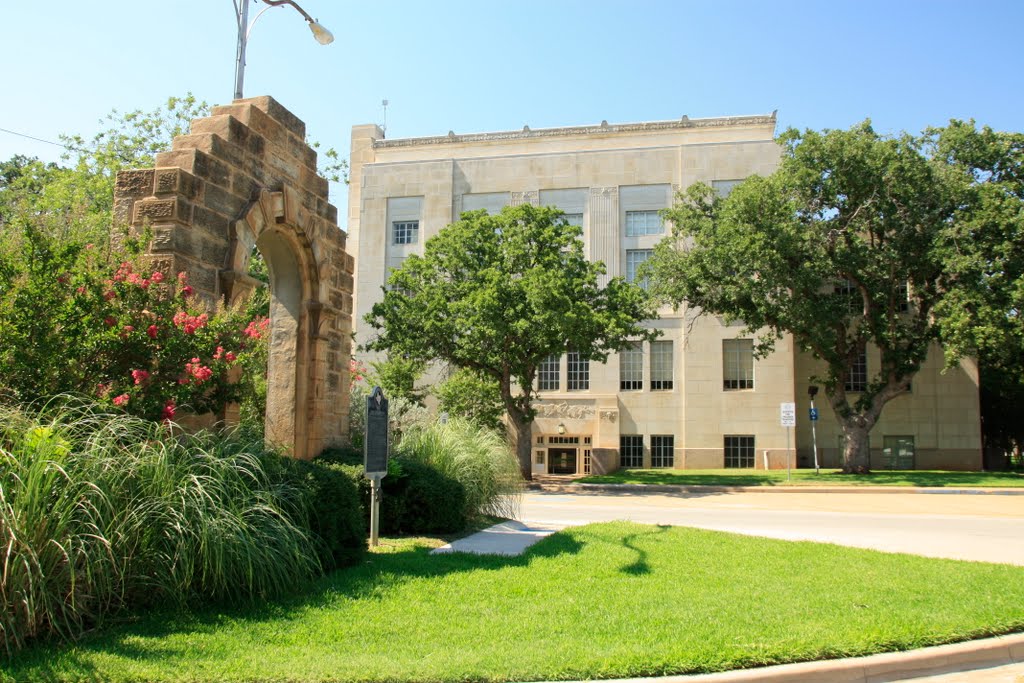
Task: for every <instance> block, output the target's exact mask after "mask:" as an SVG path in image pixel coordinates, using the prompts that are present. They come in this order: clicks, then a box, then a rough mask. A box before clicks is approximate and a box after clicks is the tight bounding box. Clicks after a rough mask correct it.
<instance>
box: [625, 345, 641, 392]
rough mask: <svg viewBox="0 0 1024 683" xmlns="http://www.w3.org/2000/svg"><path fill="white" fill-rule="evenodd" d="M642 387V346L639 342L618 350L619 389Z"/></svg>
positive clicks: (628, 389)
mask: <svg viewBox="0 0 1024 683" xmlns="http://www.w3.org/2000/svg"><path fill="white" fill-rule="evenodd" d="M643 388H644V347H643V345H642V344H641V343H640V342H637V343H635V344H633V345H632V346H628V347H626V348H625V349H623V350H622V351H619V389H620V390H621V391H639V390H640V389H643Z"/></svg>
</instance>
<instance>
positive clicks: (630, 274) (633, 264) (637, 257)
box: [626, 249, 654, 289]
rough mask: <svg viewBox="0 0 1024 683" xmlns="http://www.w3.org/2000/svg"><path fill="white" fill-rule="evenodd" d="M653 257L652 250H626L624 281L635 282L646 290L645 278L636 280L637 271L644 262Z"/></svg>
mask: <svg viewBox="0 0 1024 683" xmlns="http://www.w3.org/2000/svg"><path fill="white" fill-rule="evenodd" d="M653 255H654V250H653V249H627V250H626V280H627V281H628V282H635V283H636V284H638V285H640V286H641V287H643V288H644V289H647V284H648V283H647V278H642V279H637V271H639V269H640V266H641V265H642V264H643V262H644V261H646V260H647V259H649V258H651V256H653Z"/></svg>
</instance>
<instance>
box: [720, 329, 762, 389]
mask: <svg viewBox="0 0 1024 683" xmlns="http://www.w3.org/2000/svg"><path fill="white" fill-rule="evenodd" d="M722 388H723V389H725V390H726V391H733V390H736V389H753V388H754V340H753V339H723V340H722Z"/></svg>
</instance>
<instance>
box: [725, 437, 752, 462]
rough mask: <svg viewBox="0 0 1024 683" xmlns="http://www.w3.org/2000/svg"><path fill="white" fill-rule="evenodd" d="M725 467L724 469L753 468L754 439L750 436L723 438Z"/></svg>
mask: <svg viewBox="0 0 1024 683" xmlns="http://www.w3.org/2000/svg"><path fill="white" fill-rule="evenodd" d="M725 466H726V467H753V466H754V437H752V436H727V437H725Z"/></svg>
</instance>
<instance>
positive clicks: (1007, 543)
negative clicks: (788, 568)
mask: <svg viewBox="0 0 1024 683" xmlns="http://www.w3.org/2000/svg"><path fill="white" fill-rule="evenodd" d="M519 518H520V520H522V521H523V522H525V523H527V524H531V525H532V524H536V525H547V526H558V527H561V526H572V525H577V524H586V523H588V522H596V521H610V520H618V519H622V520H631V521H635V522H643V523H648V524H673V525H682V526H694V527H700V528H704V529H717V530H720V531H731V532H736V533H743V534H751V535H757V536H768V537H771V538H780V539H787V540H812V541H823V542H828V543H838V544H840V545H848V546H855V547H860V548H872V549H876V550H885V551H890V552H907V553H914V554H919V555H925V556H929V557H945V558H951V559H959V560H980V561H988V562H1002V563H1009V564H1018V565H1024V496H1011V495H964V494H941V493H940V494H926V493H905V494H890V493H846V492H837V493H831V492H830V493H781V492H707V493H704V492H701V493H680V494H646V493H634V492H622V493H618V492H616V493H571V494H569V493H555V492H547V491H530V492H527V493H526V494H524V496H523V505H522V510H521V514H520V517H519Z"/></svg>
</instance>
